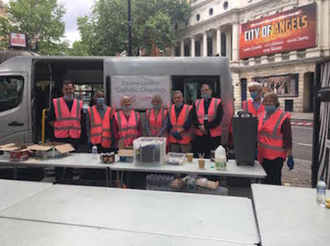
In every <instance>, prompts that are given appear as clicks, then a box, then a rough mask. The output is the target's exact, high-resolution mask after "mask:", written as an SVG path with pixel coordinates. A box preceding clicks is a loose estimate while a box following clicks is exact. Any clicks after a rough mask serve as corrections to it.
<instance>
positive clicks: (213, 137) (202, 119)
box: [49, 82, 294, 184]
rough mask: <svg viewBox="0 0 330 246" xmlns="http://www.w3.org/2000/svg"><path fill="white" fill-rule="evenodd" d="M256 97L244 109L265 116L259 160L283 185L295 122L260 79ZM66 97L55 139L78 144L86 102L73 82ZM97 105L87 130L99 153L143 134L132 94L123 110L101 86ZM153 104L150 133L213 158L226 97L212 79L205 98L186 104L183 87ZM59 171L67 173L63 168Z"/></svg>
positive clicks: (55, 120)
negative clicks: (216, 92) (108, 100)
mask: <svg viewBox="0 0 330 246" xmlns="http://www.w3.org/2000/svg"><path fill="white" fill-rule="evenodd" d="M249 91H250V93H251V97H252V100H248V101H246V102H243V109H244V111H248V112H250V113H251V114H253V115H254V116H257V117H258V118H259V126H258V130H259V134H258V135H259V136H258V140H259V141H258V159H259V160H260V162H261V164H262V165H263V167H264V169H265V171H266V173H267V178H266V179H265V182H266V183H270V184H281V169H282V166H283V163H284V160H285V159H286V157H288V161H287V163H288V166H289V167H290V169H292V168H293V165H294V161H293V157H292V136H291V123H290V116H289V114H288V113H286V112H284V111H282V110H281V109H280V108H279V102H278V97H277V95H276V94H275V93H266V94H265V95H264V97H263V98H262V88H261V86H260V84H258V83H251V84H250V85H249ZM62 92H63V97H60V98H55V99H53V104H52V105H51V109H50V113H49V119H50V125H51V126H53V127H54V137H55V141H60V142H68V143H71V144H73V146H77V144H78V141H79V139H80V137H81V132H82V124H83V120H82V115H83V105H82V102H81V101H79V100H77V99H75V98H74V96H73V94H74V85H73V83H72V82H65V83H63V88H62ZM95 103H96V104H95V105H94V106H91V107H89V108H88V110H87V114H86V134H87V139H88V146H90V148H91V146H97V147H98V150H99V152H109V151H113V150H114V149H118V148H128V147H131V146H132V145H133V141H134V139H136V138H138V137H140V136H142V125H141V117H140V113H139V112H137V111H135V110H133V109H132V107H131V99H130V97H128V96H124V97H122V99H121V109H120V110H116V109H114V108H111V107H110V106H107V105H106V104H105V101H104V93H103V92H101V91H97V93H96V95H95ZM151 104H152V108H151V109H148V110H147V111H146V121H145V132H146V136H150V137H165V138H167V144H168V148H169V151H171V152H181V153H190V152H194V153H195V154H197V153H203V154H204V155H205V157H206V158H209V157H210V152H211V150H215V149H216V148H217V147H218V146H219V145H220V144H221V132H222V129H221V120H222V117H223V106H222V103H221V99H219V98H214V97H212V88H211V87H210V86H209V85H208V84H203V85H202V86H201V99H198V100H196V102H195V103H194V105H193V106H191V105H188V104H184V100H183V94H182V92H181V91H174V92H173V104H172V105H171V106H169V107H168V108H167V109H166V108H164V105H163V102H162V98H161V96H160V95H155V96H153V98H152V101H151ZM56 176H63V169H59V170H58V172H57V173H56Z"/></svg>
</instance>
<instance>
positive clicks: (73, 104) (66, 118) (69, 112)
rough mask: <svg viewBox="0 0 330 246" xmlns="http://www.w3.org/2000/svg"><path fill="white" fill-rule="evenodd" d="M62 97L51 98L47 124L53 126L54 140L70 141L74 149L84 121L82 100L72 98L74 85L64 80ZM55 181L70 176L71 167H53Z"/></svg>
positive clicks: (76, 146) (77, 143) (76, 147)
mask: <svg viewBox="0 0 330 246" xmlns="http://www.w3.org/2000/svg"><path fill="white" fill-rule="evenodd" d="M62 92H63V97H59V98H55V99H53V103H52V105H51V107H50V110H49V116H48V117H49V124H50V125H51V126H52V127H54V141H55V142H64V143H70V144H71V145H72V146H73V147H74V148H75V149H76V150H77V149H78V145H79V140H80V137H81V132H82V125H83V124H85V123H84V113H83V104H82V101H80V100H77V99H75V98H74V96H73V93H74V85H73V83H72V82H71V81H65V82H64V83H63V85H62ZM55 178H56V182H62V181H64V180H65V179H67V180H68V179H71V178H72V169H70V168H66V169H64V168H55Z"/></svg>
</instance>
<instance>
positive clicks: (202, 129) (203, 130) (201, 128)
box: [199, 125, 207, 135]
mask: <svg viewBox="0 0 330 246" xmlns="http://www.w3.org/2000/svg"><path fill="white" fill-rule="evenodd" d="M199 130H200V131H201V132H202V133H203V134H204V135H206V134H207V132H206V130H205V127H204V125H201V126H200V127H199Z"/></svg>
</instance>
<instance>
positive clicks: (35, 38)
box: [0, 0, 68, 55]
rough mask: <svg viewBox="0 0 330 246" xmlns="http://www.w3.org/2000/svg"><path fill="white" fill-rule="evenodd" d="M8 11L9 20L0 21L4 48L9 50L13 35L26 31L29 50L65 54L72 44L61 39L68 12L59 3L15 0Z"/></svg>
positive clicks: (0, 44)
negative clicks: (9, 42) (69, 44)
mask: <svg viewBox="0 0 330 246" xmlns="http://www.w3.org/2000/svg"><path fill="white" fill-rule="evenodd" d="M7 12H8V18H7V19H4V18H1V19H0V30H1V32H0V35H1V36H2V38H3V39H2V41H1V43H0V47H2V48H3V47H5V48H7V47H8V33H9V32H22V33H26V34H27V41H28V48H29V49H31V50H35V51H36V52H38V53H40V54H44V55H62V54H65V52H66V51H67V47H68V43H67V42H63V41H62V40H61V39H62V38H63V36H64V31H65V24H64V22H63V20H62V18H63V15H64V14H65V9H64V7H63V5H61V4H59V3H58V1H57V0H15V1H14V0H11V1H10V2H9V7H8V10H7Z"/></svg>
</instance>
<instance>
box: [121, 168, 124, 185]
mask: <svg viewBox="0 0 330 246" xmlns="http://www.w3.org/2000/svg"><path fill="white" fill-rule="evenodd" d="M123 178H124V171H121V175H120V187H121V188H123Z"/></svg>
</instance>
